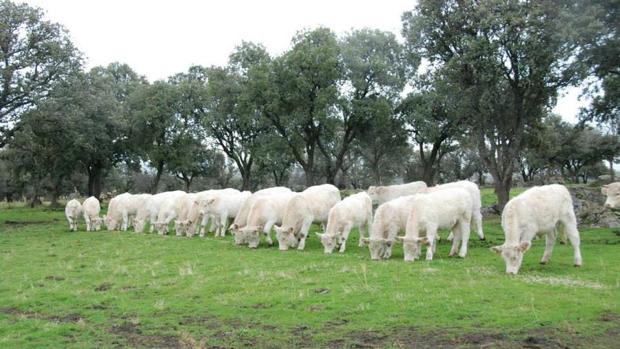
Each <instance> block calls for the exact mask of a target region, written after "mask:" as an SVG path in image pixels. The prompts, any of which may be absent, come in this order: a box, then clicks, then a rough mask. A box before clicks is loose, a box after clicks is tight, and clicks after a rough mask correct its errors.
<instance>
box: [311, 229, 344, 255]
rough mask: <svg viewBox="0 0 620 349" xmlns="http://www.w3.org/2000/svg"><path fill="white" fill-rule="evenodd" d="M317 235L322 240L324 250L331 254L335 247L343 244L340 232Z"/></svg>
mask: <svg viewBox="0 0 620 349" xmlns="http://www.w3.org/2000/svg"><path fill="white" fill-rule="evenodd" d="M316 236H318V237H319V239H320V240H321V244H323V252H325V253H327V254H330V253H332V252H334V248H336V247H339V245H341V244H342V241H340V236H341V235H340V233H336V234H327V233H325V234H321V233H316Z"/></svg>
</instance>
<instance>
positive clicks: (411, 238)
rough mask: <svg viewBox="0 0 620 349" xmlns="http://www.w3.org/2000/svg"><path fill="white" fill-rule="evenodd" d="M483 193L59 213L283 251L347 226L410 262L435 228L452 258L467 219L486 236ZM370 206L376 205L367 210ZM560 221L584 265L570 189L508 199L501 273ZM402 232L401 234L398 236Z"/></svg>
mask: <svg viewBox="0 0 620 349" xmlns="http://www.w3.org/2000/svg"><path fill="white" fill-rule="evenodd" d="M602 192H603V194H604V195H607V201H606V203H605V206H606V207H610V208H617V207H620V182H618V183H612V184H609V185H606V186H604V187H603V188H602ZM480 200H481V198H480V190H479V189H478V186H477V185H476V184H475V183H472V182H469V181H459V182H454V183H447V184H442V185H438V186H435V187H427V186H426V184H425V183H424V182H412V183H408V184H402V185H392V186H371V187H370V188H368V190H367V191H366V192H360V193H357V194H354V195H351V196H348V197H346V198H344V199H343V200H341V197H340V191H339V190H338V188H336V187H335V186H333V185H330V184H323V185H317V186H312V187H309V188H308V189H306V190H304V191H302V192H293V191H291V190H290V189H288V188H285V187H273V188H268V189H263V190H259V191H257V192H255V193H251V192H249V191H244V192H240V191H238V190H236V189H230V188H229V189H220V190H206V191H202V192H198V193H186V192H183V191H170V192H164V193H159V194H154V195H151V194H129V193H123V194H120V195H118V196H116V197H114V198H112V200H110V203H109V205H108V212H107V215H106V216H105V218H103V217H100V216H99V212H100V204H99V201H98V200H97V199H96V198H94V197H90V198H88V199H86V200H85V201H84V202H83V203H82V204H80V202H79V201H77V200H75V199H73V200H71V201H69V202H68V203H67V206H66V207H65V214H66V216H67V220H68V221H69V227H70V229H71V230H73V231H75V230H77V229H78V221H79V219H80V216H83V217H84V220H85V221H86V230H87V231H95V230H100V229H101V226H102V224H103V223H105V226H106V228H107V229H108V230H119V229H120V230H123V231H126V230H127V229H128V228H129V227H130V226H133V229H134V231H136V232H143V231H144V229H145V227H146V225H147V224H149V225H150V231H151V232H154V231H155V230H156V231H157V232H158V233H159V234H162V235H164V234H167V233H168V227H169V226H170V225H171V223H172V222H174V227H175V231H176V235H177V236H183V235H185V236H187V237H192V236H193V235H195V234H198V235H200V236H201V237H203V236H204V235H205V233H206V232H207V230H208V228H210V229H212V230H214V231H215V236H224V235H225V234H226V232H227V231H230V232H231V233H232V234H233V235H234V240H235V243H236V244H237V245H248V247H250V248H257V247H258V245H259V243H260V237H261V232H262V233H263V234H264V236H265V239H266V241H267V243H268V244H269V245H272V244H273V241H272V239H271V230H272V228H273V229H274V230H275V232H276V238H277V240H278V244H279V249H280V250H288V249H289V248H297V249H299V250H303V249H304V248H305V243H306V239H307V238H308V231H309V229H310V226H311V225H312V224H313V223H317V224H321V226H322V227H323V231H324V233H317V236H318V237H319V238H320V240H321V243H322V244H323V247H324V251H325V253H332V251H333V250H334V249H336V248H338V251H339V252H345V249H346V242H347V240H348V237H349V233H350V232H351V230H352V229H353V228H358V229H359V232H360V239H359V244H360V246H365V245H368V247H369V251H370V257H371V259H373V260H380V259H388V258H390V256H391V254H392V246H393V245H394V243H396V242H401V243H402V244H403V249H404V259H405V261H414V260H416V259H419V258H420V254H421V250H422V247H423V246H426V260H432V259H433V254H434V253H435V249H436V243H437V241H438V239H439V236H438V234H437V232H438V229H450V230H451V233H450V236H449V237H448V240H451V241H452V248H451V250H450V256H454V255H457V254H458V256H459V257H463V258H464V257H465V256H466V255H467V245H468V241H469V235H470V225H471V224H472V223H473V225H474V227H475V229H476V233H477V234H478V236H479V238H480V239H484V232H483V229H482V214H481V212H480V208H481V201H480ZM373 203H375V204H378V205H379V206H378V208H377V209H376V210H375V211H374V213H373ZM230 220H232V224H231V225H230V227H229V226H228V223H229V221H230ZM209 222H211V224H210V225H209ZM558 227H561V228H562V229H563V231H564V233H565V234H566V236H567V237H568V239H569V240H570V242H571V245H572V246H573V248H574V264H575V266H581V263H582V260H581V252H580V248H579V245H580V238H579V231H578V230H577V222H576V219H575V213H574V211H573V204H572V199H571V196H570V194H569V192H568V190H567V189H566V187H564V186H562V185H559V184H552V185H545V186H539V187H533V188H530V189H528V190H527V191H525V192H524V193H522V194H521V195H519V196H517V197H515V198H513V199H512V200H510V201H509V202H508V204H507V205H506V207H505V208H504V211H503V213H502V228H503V230H504V234H505V242H504V244H502V245H500V246H495V247H492V248H491V249H492V250H493V251H494V252H496V253H498V254H500V255H501V256H502V257H503V259H504V261H505V262H506V272H507V273H510V274H516V273H517V272H518V271H519V268H520V266H521V262H522V260H523V254H524V252H525V251H527V250H528V249H529V248H530V246H531V242H532V239H533V238H534V237H535V236H536V235H545V236H546V247H545V252H544V254H543V257H542V260H541V263H547V262H548V261H549V259H550V257H551V253H552V250H553V246H554V243H555V238H556V231H557V228H558ZM400 231H404V232H405V235H404V236H399V235H398V233H399V232H400Z"/></svg>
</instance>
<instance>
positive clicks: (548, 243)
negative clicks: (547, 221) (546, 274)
mask: <svg viewBox="0 0 620 349" xmlns="http://www.w3.org/2000/svg"><path fill="white" fill-rule="evenodd" d="M555 236H556V230H555V229H553V230H552V231H550V232H548V233H547V234H546V235H545V253H543V256H542V259H541V260H540V264H547V263H549V259H551V253H553V246H554V245H555Z"/></svg>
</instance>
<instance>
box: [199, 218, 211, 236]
mask: <svg viewBox="0 0 620 349" xmlns="http://www.w3.org/2000/svg"><path fill="white" fill-rule="evenodd" d="M207 224H209V215H207V214H205V215H203V216H202V220H201V221H200V227H199V228H198V234H199V235H200V237H201V238H203V237H205V234H206V232H207Z"/></svg>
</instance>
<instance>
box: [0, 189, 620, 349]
mask: <svg viewBox="0 0 620 349" xmlns="http://www.w3.org/2000/svg"><path fill="white" fill-rule="evenodd" d="M491 193H492V192H491ZM485 194H488V193H484V192H483V199H484V198H485ZM484 200H488V199H484ZM486 204H488V203H486ZM80 228H81V229H82V230H83V229H85V227H84V223H83V222H82V223H81V226H80ZM313 229H314V230H316V227H313ZM485 229H486V231H485V234H486V235H487V240H486V241H478V240H477V239H476V238H473V239H472V240H471V244H470V252H469V255H468V257H467V258H466V259H458V258H449V257H447V254H448V251H449V245H448V243H447V242H446V241H445V240H442V241H441V242H440V244H439V246H438V253H437V255H436V259H435V260H434V261H432V262H426V261H416V262H414V263H405V262H403V260H402V247H401V246H397V248H396V250H395V253H394V256H393V257H392V260H390V261H384V262H372V261H370V259H369V254H368V251H367V250H366V249H363V248H358V247H357V238H358V235H357V233H355V232H354V233H352V234H351V240H350V241H349V243H348V249H347V252H346V253H345V254H334V255H324V254H323V251H322V247H321V245H320V242H319V241H318V239H317V238H316V237H314V236H312V237H311V238H310V239H309V241H308V243H307V245H306V250H305V251H301V252H300V251H287V252H281V251H278V250H277V247H275V246H274V247H270V248H269V247H267V246H266V245H265V244H264V243H263V244H262V245H261V246H260V248H259V249H257V250H249V249H247V248H244V247H237V246H234V244H233V243H232V238H231V237H230V236H227V237H226V238H223V239H222V238H217V239H216V238H213V237H208V238H204V239H200V238H193V239H187V238H177V237H174V236H163V237H162V236H158V235H153V234H135V233H133V232H125V233H121V232H106V231H102V232H96V233H87V232H84V231H80V232H77V233H70V232H68V225H67V224H66V221H65V219H64V213H63V211H62V210H51V209H45V208H44V209H29V208H24V207H19V206H13V207H10V208H8V207H6V206H4V207H2V208H0V347H2V348H28V347H36V348H44V347H54V348H57V347H69V348H89V347H97V348H99V347H125V346H130V347H185V348H201V347H206V348H238V347H249V348H280V347H310V348H315V347H316V348H318V347H333V348H367V347H368V348H370V347H393V348H401V347H404V348H410V347H417V348H426V347H429V348H435V347H460V348H470V347H471V348H480V347H499V346H501V347H506V348H521V347H529V348H565V347H571V348H573V347H584V348H607V347H617V346H618V343H620V253H619V252H620V236H619V233H618V232H614V230H613V229H581V236H582V254H583V258H584V266H583V267H582V268H574V267H573V266H572V261H573V259H572V248H571V247H570V246H564V245H559V244H558V245H557V246H556V249H555V251H554V255H553V257H552V259H551V263H550V264H548V265H546V266H543V265H540V264H538V261H539V260H540V258H541V256H542V252H543V249H544V241H542V240H539V241H535V242H534V246H533V247H532V249H531V250H530V251H528V253H527V254H526V256H525V259H524V265H523V267H522V268H521V271H520V275H518V276H516V277H510V276H508V275H505V274H504V263H503V261H502V260H501V258H499V257H498V256H495V255H494V254H493V253H491V252H490V251H489V250H488V247H490V246H492V245H494V244H500V243H501V242H502V241H503V234H502V232H501V229H500V227H499V221H498V219H487V220H485ZM442 235H443V237H445V236H446V233H445V232H444V233H443V234H442Z"/></svg>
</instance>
